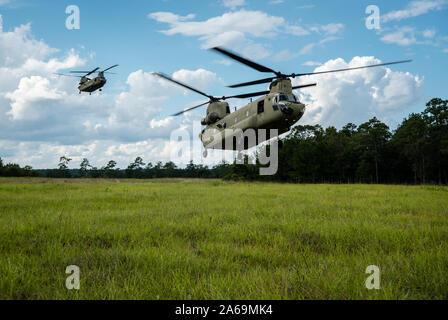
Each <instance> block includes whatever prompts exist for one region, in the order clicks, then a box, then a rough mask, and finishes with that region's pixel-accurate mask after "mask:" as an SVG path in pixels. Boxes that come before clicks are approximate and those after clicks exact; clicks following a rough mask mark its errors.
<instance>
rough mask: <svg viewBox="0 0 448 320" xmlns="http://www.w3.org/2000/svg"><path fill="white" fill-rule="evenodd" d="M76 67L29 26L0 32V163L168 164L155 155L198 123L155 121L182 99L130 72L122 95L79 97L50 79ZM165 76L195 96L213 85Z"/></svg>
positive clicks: (165, 85) (187, 74) (176, 91)
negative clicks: (140, 160) (64, 159)
mask: <svg viewBox="0 0 448 320" xmlns="http://www.w3.org/2000/svg"><path fill="white" fill-rule="evenodd" d="M0 17H1V16H0ZM192 18H193V17H192V16H186V17H173V16H170V15H164V16H163V18H161V19H164V20H166V21H186V20H188V19H192ZM0 26H2V24H0ZM10 51H12V52H13V53H14V54H12V53H10ZM84 64H85V60H84V59H82V58H80V56H79V55H78V54H77V53H76V52H75V51H74V50H73V49H72V50H70V51H68V52H67V53H65V54H63V53H62V54H61V53H60V52H59V50H57V49H55V48H52V47H50V46H49V45H48V44H46V43H45V42H44V41H43V40H39V41H37V40H35V38H34V37H33V35H32V32H31V25H30V24H26V25H22V26H19V27H17V28H15V29H13V31H9V32H4V29H3V28H0V114H1V116H0V137H1V140H0V150H1V154H0V156H1V157H2V158H3V159H4V160H5V161H14V162H18V163H20V164H21V165H25V164H30V165H32V166H34V167H36V168H47V167H55V166H56V164H57V160H58V158H59V157H60V156H61V155H64V154H65V155H69V156H70V157H73V159H74V162H73V165H76V162H77V163H78V165H79V162H80V161H81V160H82V158H83V157H87V158H89V160H91V161H92V162H93V163H94V164H95V165H97V166H102V165H104V164H105V163H106V162H107V161H108V160H110V159H115V160H117V161H119V163H120V165H122V166H125V165H126V164H127V163H129V162H130V161H131V160H133V159H132V157H134V158H135V156H138V155H144V156H145V157H147V159H149V158H151V159H153V160H154V159H160V160H162V161H165V160H166V161H168V160H169V158H163V157H162V156H161V155H162V154H163V152H164V150H166V148H167V147H166V145H167V144H168V142H169V137H170V134H171V132H172V131H173V130H175V129H177V128H179V127H186V128H189V127H191V126H192V120H193V119H194V120H197V118H198V116H197V115H196V113H195V112H192V113H189V114H187V115H186V116H185V117H179V118H172V117H161V116H160V114H161V113H162V112H166V110H165V109H164V108H165V107H166V102H167V100H168V99H169V98H171V97H173V96H176V95H179V96H182V93H184V90H183V89H182V88H179V87H176V86H172V85H171V84H170V83H169V82H167V81H164V80H162V79H159V78H157V77H154V76H153V75H151V74H150V73H149V72H143V71H142V70H137V71H135V72H132V73H130V74H129V76H128V78H127V82H126V84H127V86H128V88H127V89H124V90H123V91H122V92H119V93H118V94H115V95H112V94H110V93H109V92H108V90H105V91H104V92H102V93H98V92H97V93H94V94H92V95H91V96H89V95H85V94H83V95H79V94H78V91H77V89H76V87H77V81H76V80H75V79H73V78H69V77H60V76H56V75H54V74H53V73H54V72H57V71H59V70H62V69H67V68H73V67H75V66H81V65H84ZM173 77H174V78H176V79H179V80H181V81H184V82H187V83H191V84H192V85H193V86H195V87H198V88H199V89H202V90H207V89H208V88H209V86H210V85H213V84H214V83H216V82H217V81H221V80H220V79H219V78H217V76H216V74H214V73H213V72H211V71H208V70H205V69H198V70H185V69H183V70H179V71H177V72H175V73H174V74H173ZM188 99H189V100H190V101H191V98H190V97H189V98H188ZM184 100H186V99H185V98H184ZM185 104H187V103H185ZM179 107H182V105H180V106H179ZM195 138H196V137H195ZM114 152H115V153H114Z"/></svg>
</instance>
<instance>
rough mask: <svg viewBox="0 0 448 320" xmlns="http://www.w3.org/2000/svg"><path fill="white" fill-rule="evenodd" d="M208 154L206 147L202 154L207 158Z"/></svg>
mask: <svg viewBox="0 0 448 320" xmlns="http://www.w3.org/2000/svg"><path fill="white" fill-rule="evenodd" d="M207 155H208V152H207V149H205V150H204V152H202V156H203V157H204V158H207Z"/></svg>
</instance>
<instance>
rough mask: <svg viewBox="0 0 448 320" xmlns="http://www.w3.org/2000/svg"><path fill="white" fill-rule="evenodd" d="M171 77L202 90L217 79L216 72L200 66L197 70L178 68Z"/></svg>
mask: <svg viewBox="0 0 448 320" xmlns="http://www.w3.org/2000/svg"><path fill="white" fill-rule="evenodd" d="M173 78H174V79H176V80H179V81H181V82H183V83H186V84H191V85H192V86H194V87H195V88H197V89H199V90H204V91H206V90H207V89H208V88H209V87H210V85H211V84H213V83H214V82H216V81H217V80H218V78H217V76H216V73H213V72H211V71H208V70H205V69H202V68H200V69H197V70H185V69H181V70H178V71H176V72H175V73H173Z"/></svg>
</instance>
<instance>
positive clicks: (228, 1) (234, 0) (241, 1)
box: [222, 0, 246, 10]
mask: <svg viewBox="0 0 448 320" xmlns="http://www.w3.org/2000/svg"><path fill="white" fill-rule="evenodd" d="M222 4H223V6H224V7H226V8H230V9H232V10H233V9H235V8H237V7H241V6H244V5H245V4H246V1H245V0H223V1H222Z"/></svg>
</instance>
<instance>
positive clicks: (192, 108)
mask: <svg viewBox="0 0 448 320" xmlns="http://www.w3.org/2000/svg"><path fill="white" fill-rule="evenodd" d="M209 103H210V101H207V102H205V103H202V104H200V105H197V106H194V107H191V108H188V109H185V110H184V111H181V112H178V113H175V114H172V115H171V117H177V116H180V115H181V114H184V113H186V112H188V111H191V110H194V109H197V108H199V107H202V106H205V105H206V104H209Z"/></svg>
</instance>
